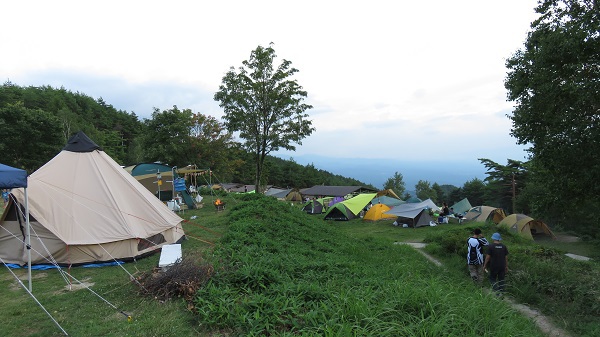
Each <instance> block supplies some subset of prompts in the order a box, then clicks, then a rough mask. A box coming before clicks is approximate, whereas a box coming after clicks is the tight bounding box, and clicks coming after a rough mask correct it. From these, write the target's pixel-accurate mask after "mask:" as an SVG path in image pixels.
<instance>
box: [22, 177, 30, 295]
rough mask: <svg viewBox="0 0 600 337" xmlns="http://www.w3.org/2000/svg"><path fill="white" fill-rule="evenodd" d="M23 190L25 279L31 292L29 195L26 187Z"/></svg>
mask: <svg viewBox="0 0 600 337" xmlns="http://www.w3.org/2000/svg"><path fill="white" fill-rule="evenodd" d="M24 190H25V226H26V236H27V237H26V238H25V247H26V248H27V279H28V280H29V292H31V234H30V228H29V197H28V196H27V187H25V188H24Z"/></svg>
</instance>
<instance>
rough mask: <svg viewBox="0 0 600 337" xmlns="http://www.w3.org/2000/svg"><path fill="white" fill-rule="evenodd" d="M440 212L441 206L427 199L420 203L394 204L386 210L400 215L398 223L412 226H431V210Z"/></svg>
mask: <svg viewBox="0 0 600 337" xmlns="http://www.w3.org/2000/svg"><path fill="white" fill-rule="evenodd" d="M436 211H437V212H439V211H440V208H439V207H438V206H437V205H436V204H435V203H434V202H433V201H432V200H431V199H427V200H425V201H421V202H419V203H406V204H402V205H398V206H394V207H393V208H392V209H390V210H389V211H387V212H386V214H390V215H395V216H397V217H398V219H397V220H396V221H397V222H398V223H406V224H408V225H409V226H410V227H413V228H416V227H423V226H429V223H430V222H432V221H433V218H432V217H431V215H430V214H429V213H430V212H432V213H433V212H436Z"/></svg>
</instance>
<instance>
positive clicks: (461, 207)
mask: <svg viewBox="0 0 600 337" xmlns="http://www.w3.org/2000/svg"><path fill="white" fill-rule="evenodd" d="M450 208H451V209H452V210H453V211H454V213H456V214H462V215H465V214H466V213H467V212H468V211H469V210H470V209H471V208H473V206H471V203H470V202H469V199H467V198H464V199H462V200H461V201H459V202H457V203H455V204H454V205H452V206H450Z"/></svg>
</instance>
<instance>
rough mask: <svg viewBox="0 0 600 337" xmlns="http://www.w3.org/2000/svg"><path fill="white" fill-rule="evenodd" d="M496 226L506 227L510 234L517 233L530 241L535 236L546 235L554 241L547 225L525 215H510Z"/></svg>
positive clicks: (554, 237)
mask: <svg viewBox="0 0 600 337" xmlns="http://www.w3.org/2000/svg"><path fill="white" fill-rule="evenodd" d="M498 226H499V227H506V228H508V230H509V231H510V232H513V233H518V234H520V235H521V236H523V237H526V238H528V239H530V240H533V237H534V236H535V235H547V236H550V237H552V238H553V239H556V236H554V233H552V231H551V230H550V228H548V225H546V224H545V223H544V222H542V221H541V220H535V219H533V218H532V217H529V216H527V215H525V214H511V215H509V216H507V217H506V218H504V219H502V221H500V223H499V224H498Z"/></svg>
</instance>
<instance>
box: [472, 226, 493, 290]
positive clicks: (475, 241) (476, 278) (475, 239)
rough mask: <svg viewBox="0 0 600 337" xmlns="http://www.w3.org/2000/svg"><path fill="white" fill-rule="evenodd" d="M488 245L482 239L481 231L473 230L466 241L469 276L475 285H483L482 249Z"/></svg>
mask: <svg viewBox="0 0 600 337" xmlns="http://www.w3.org/2000/svg"><path fill="white" fill-rule="evenodd" d="M487 245H488V241H487V240H486V238H484V237H483V234H482V233H481V229H479V228H475V229H474V230H473V232H472V236H471V237H470V238H469V240H467V264H468V266H469V274H470V275H471V278H472V279H473V282H475V284H478V285H480V286H482V285H483V263H484V260H483V252H482V250H483V247H484V246H487Z"/></svg>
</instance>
